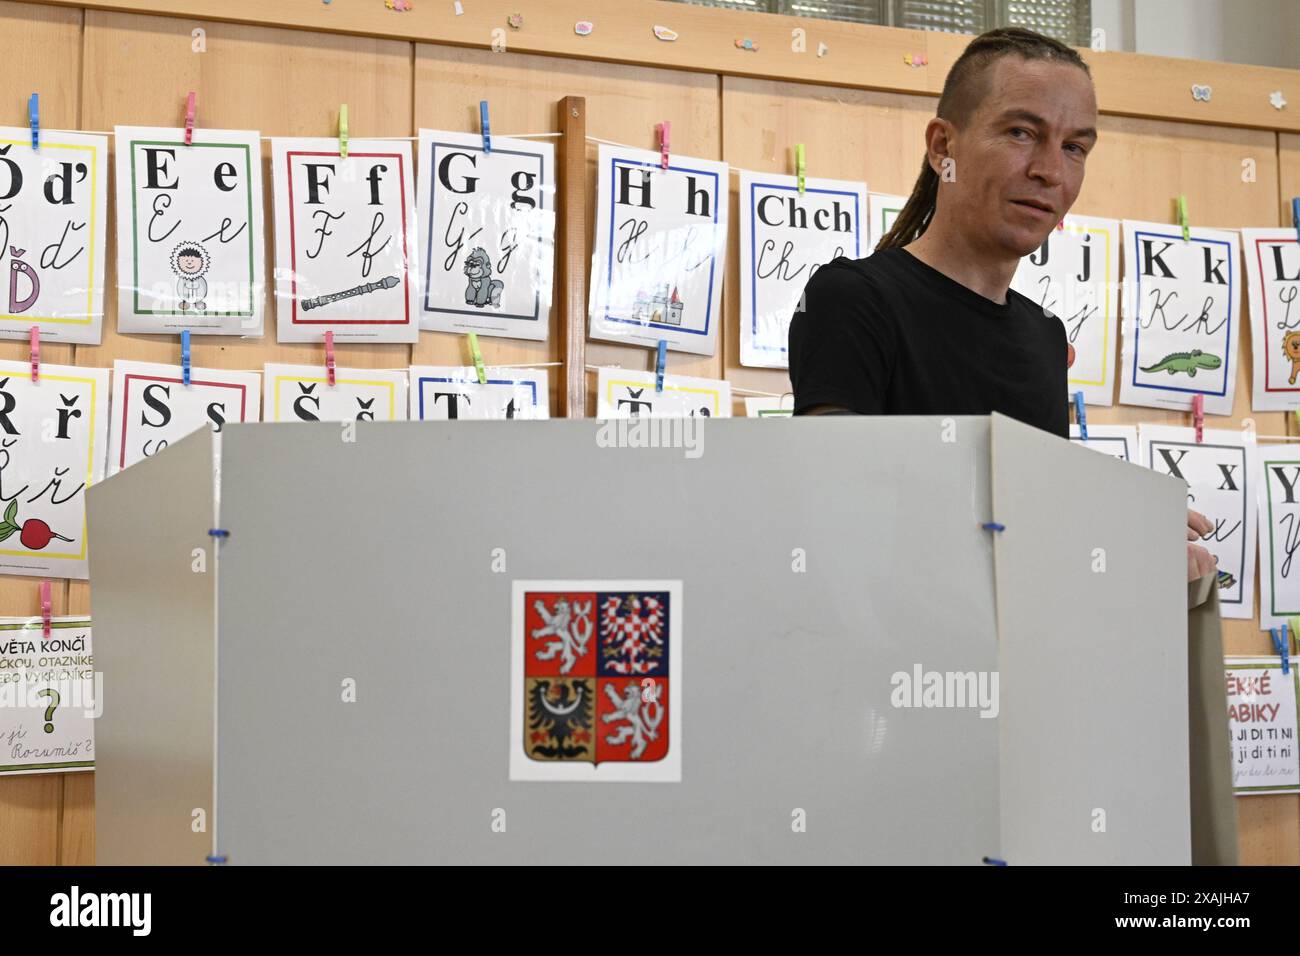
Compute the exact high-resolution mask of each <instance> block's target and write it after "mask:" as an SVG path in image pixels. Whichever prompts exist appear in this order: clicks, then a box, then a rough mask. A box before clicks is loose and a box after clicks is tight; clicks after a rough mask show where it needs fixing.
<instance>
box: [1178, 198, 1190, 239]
mask: <svg viewBox="0 0 1300 956" xmlns="http://www.w3.org/2000/svg"><path fill="white" fill-rule="evenodd" d="M1178 225H1180V226H1182V227H1183V242H1188V241H1190V240H1191V238H1192V227H1191V224H1190V223H1189V222H1188V221H1187V197H1186V196H1179V197H1178Z"/></svg>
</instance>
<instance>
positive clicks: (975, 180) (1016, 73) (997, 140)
mask: <svg viewBox="0 0 1300 956" xmlns="http://www.w3.org/2000/svg"><path fill="white" fill-rule="evenodd" d="M987 79H988V81H989V84H990V85H989V92H988V94H987V95H986V96H985V97H984V100H983V102H982V103H981V104H980V105H979V107H978V109H977V110H976V111H975V114H974V115H973V116H972V117H971V119H970V122H969V123H968V124H967V126H966V128H965V129H963V130H958V131H957V132H956V134H955V136H954V139H953V141H952V143H951V145H950V150H951V153H950V154H951V155H952V157H953V158H954V159H955V160H956V165H955V167H954V168H953V176H954V177H955V178H954V181H953V182H951V183H941V186H940V188H941V189H943V190H945V193H944V198H943V200H942V202H944V204H945V205H949V204H951V206H952V210H951V211H952V213H953V214H954V215H955V219H954V222H955V223H956V225H957V226H958V228H960V229H961V231H962V233H963V234H964V235H968V236H980V237H984V239H985V241H986V242H988V243H991V244H992V245H993V246H994V247H995V249H996V250H997V251H999V252H1005V253H1006V254H1008V255H1009V256H1010V255H1014V256H1015V257H1017V258H1019V257H1022V256H1026V255H1028V254H1029V253H1031V252H1033V251H1034V250H1035V249H1037V248H1038V247H1039V246H1041V245H1042V244H1043V241H1044V240H1045V239H1046V238H1047V236H1048V234H1049V233H1050V232H1051V231H1052V229H1054V228H1055V227H1056V224H1057V223H1059V222H1060V221H1061V220H1062V219H1063V218H1064V217H1065V214H1066V213H1067V212H1068V211H1069V209H1070V207H1071V206H1072V205H1074V200H1075V199H1076V198H1077V197H1078V195H1079V190H1080V189H1081V188H1082V186H1083V167H1084V162H1085V160H1086V159H1087V157H1088V153H1089V152H1090V151H1091V149H1092V147H1093V145H1094V144H1095V142H1096V139H1097V136H1096V126H1097V99H1096V96H1095V94H1094V93H1093V89H1092V83H1091V82H1090V81H1089V79H1088V76H1087V74H1085V73H1084V72H1083V70H1081V69H1079V68H1078V67H1077V66H1071V65H1069V64H1064V63H1053V62H1049V61H1042V60H1024V59H1021V58H1020V57H1018V56H1014V55H1013V56H1005V57H1002V58H1001V59H999V60H997V61H996V62H995V63H994V64H993V66H992V67H991V68H990V69H989V73H988V75H987ZM941 178H942V177H941Z"/></svg>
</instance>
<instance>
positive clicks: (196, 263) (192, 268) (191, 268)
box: [176, 256, 203, 276]
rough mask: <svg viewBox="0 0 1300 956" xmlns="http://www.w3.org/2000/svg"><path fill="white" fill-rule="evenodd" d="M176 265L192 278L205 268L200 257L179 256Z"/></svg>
mask: <svg viewBox="0 0 1300 956" xmlns="http://www.w3.org/2000/svg"><path fill="white" fill-rule="evenodd" d="M176 264H177V265H178V266H180V267H181V272H184V273H185V274H186V275H187V276H192V275H194V273H196V272H198V271H199V269H201V268H202V267H203V260H202V259H200V258H199V257H198V256H177V257H176Z"/></svg>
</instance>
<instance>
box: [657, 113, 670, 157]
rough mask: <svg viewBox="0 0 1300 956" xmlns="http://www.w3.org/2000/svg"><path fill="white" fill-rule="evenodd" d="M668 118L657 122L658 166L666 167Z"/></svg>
mask: <svg viewBox="0 0 1300 956" xmlns="http://www.w3.org/2000/svg"><path fill="white" fill-rule="evenodd" d="M668 132H669V123H668V120H664V121H663V122H662V123H660V124H659V168H660V169H667V168H668Z"/></svg>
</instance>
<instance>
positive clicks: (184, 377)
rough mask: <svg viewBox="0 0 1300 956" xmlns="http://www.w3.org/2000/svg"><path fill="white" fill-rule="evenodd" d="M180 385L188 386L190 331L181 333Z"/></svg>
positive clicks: (186, 330)
mask: <svg viewBox="0 0 1300 956" xmlns="http://www.w3.org/2000/svg"><path fill="white" fill-rule="evenodd" d="M181 384H182V385H189V384H190V330H189V329H185V330H184V331H182V332H181Z"/></svg>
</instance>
